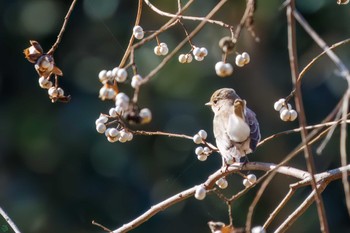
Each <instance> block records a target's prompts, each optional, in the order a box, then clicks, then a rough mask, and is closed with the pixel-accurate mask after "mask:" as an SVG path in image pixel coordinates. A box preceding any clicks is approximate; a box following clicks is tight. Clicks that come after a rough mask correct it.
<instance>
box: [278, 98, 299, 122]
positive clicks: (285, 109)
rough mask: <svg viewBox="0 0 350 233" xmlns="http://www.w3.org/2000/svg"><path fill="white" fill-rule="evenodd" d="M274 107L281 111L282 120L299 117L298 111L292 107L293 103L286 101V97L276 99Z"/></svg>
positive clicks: (291, 119) (292, 119)
mask: <svg viewBox="0 0 350 233" xmlns="http://www.w3.org/2000/svg"><path fill="white" fill-rule="evenodd" d="M273 107H274V109H275V110H276V111H279V112H280V118H281V120H282V121H294V120H295V119H297V117H298V113H297V111H295V110H294V109H293V108H292V105H290V104H288V103H286V100H285V99H284V98H282V99H279V100H278V101H276V102H275V104H274V105H273Z"/></svg>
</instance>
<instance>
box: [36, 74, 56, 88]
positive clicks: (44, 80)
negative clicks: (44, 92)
mask: <svg viewBox="0 0 350 233" xmlns="http://www.w3.org/2000/svg"><path fill="white" fill-rule="evenodd" d="M52 85H53V83H52V82H51V81H50V80H49V79H48V78H45V77H40V78H39V86H40V87H41V88H43V89H49V88H50V87H52Z"/></svg>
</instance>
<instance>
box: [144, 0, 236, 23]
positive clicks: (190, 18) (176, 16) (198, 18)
mask: <svg viewBox="0 0 350 233" xmlns="http://www.w3.org/2000/svg"><path fill="white" fill-rule="evenodd" d="M145 3H146V4H147V5H148V6H149V7H150V8H151V10H153V11H154V12H156V13H157V14H159V15H162V16H165V17H169V18H177V19H185V20H193V21H205V22H207V23H211V24H217V25H219V26H222V27H225V28H233V26H231V25H228V24H226V23H224V22H222V21H218V20H212V19H210V18H207V17H195V16H185V15H179V14H171V13H168V12H165V11H162V10H160V9H158V8H157V7H155V6H154V5H152V3H150V1H148V0H145Z"/></svg>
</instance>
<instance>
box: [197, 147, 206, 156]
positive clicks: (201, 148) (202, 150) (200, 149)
mask: <svg viewBox="0 0 350 233" xmlns="http://www.w3.org/2000/svg"><path fill="white" fill-rule="evenodd" d="M203 152H204V149H203V147H201V146H199V147H197V148H196V150H195V153H196V155H202V154H203Z"/></svg>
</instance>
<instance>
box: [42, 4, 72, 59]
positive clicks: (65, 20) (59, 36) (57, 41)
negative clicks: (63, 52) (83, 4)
mask: <svg viewBox="0 0 350 233" xmlns="http://www.w3.org/2000/svg"><path fill="white" fill-rule="evenodd" d="M76 2H77V0H73V1H72V3H71V5H70V7H69V10H68V12H67V14H66V16H65V17H64V21H63V25H62V28H61V30H60V33H59V34H58V36H57V40H56V42H55V43H54V44H53V45H52V47H51V49H50V50H49V51H48V52H47V54H51V55H53V53H54V52H55V50H56V49H57V47H58V45H59V44H60V42H61V40H62V37H63V33H64V31H65V30H66V27H67V23H68V20H69V17H70V15H71V14H72V12H73V9H74V6H75V3H76Z"/></svg>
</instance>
